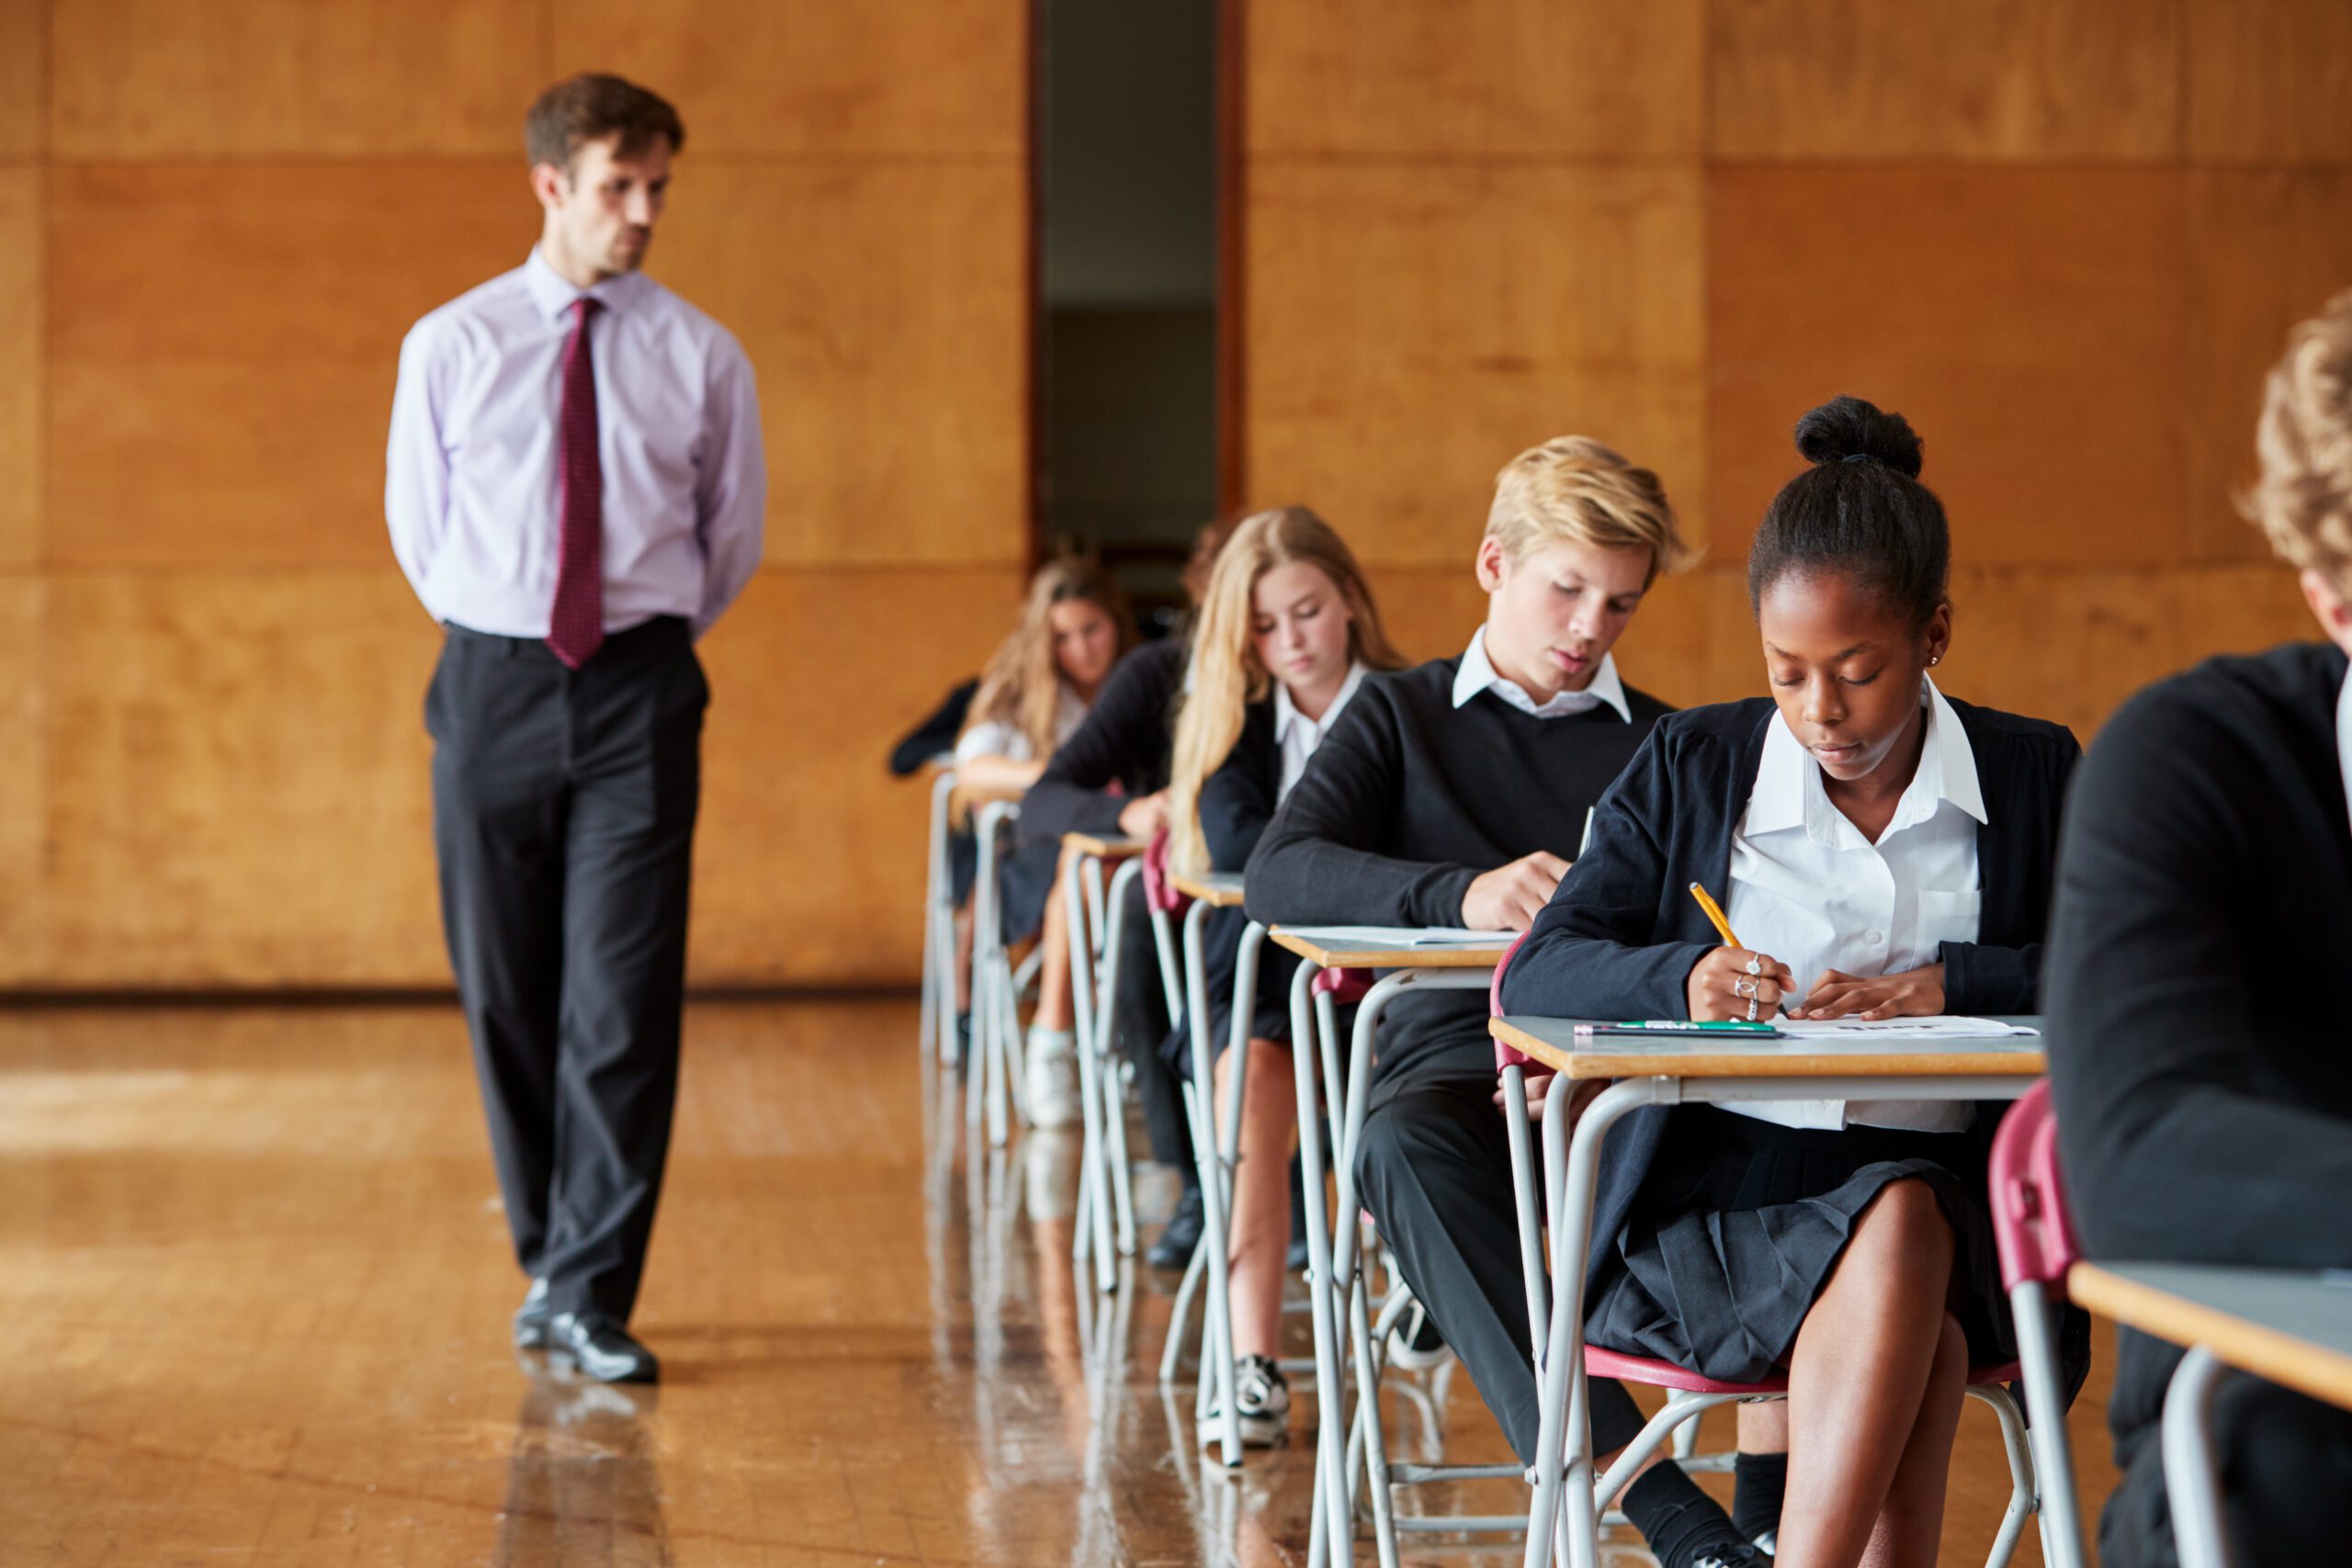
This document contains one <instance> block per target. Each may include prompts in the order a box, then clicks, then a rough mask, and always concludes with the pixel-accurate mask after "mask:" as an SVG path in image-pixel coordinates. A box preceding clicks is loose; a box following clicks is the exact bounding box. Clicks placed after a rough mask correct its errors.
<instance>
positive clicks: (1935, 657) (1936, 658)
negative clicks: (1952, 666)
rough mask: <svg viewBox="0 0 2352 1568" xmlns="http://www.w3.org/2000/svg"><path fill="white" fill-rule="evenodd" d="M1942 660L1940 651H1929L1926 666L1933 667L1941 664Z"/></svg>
mask: <svg viewBox="0 0 2352 1568" xmlns="http://www.w3.org/2000/svg"><path fill="white" fill-rule="evenodd" d="M1943 661H1944V656H1943V655H1942V654H1940V653H1931V654H1929V655H1928V669H1930V670H1932V669H1934V668H1935V667H1936V666H1937V665H1939V664H1941V663H1942V662H1943Z"/></svg>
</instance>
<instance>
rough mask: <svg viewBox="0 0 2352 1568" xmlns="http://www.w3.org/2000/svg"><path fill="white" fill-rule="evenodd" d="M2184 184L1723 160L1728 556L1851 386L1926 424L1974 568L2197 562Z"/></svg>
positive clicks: (1718, 241) (1719, 242) (1721, 292)
mask: <svg viewBox="0 0 2352 1568" xmlns="http://www.w3.org/2000/svg"><path fill="white" fill-rule="evenodd" d="M2181 182H2182V176H2181V175H2179V174H2178V173H2177V172H2170V171H2165V172H2159V171H2114V170H2100V171H2058V170H1994V169H1903V170H1865V169H1850V168H1839V169H1832V170H1823V169H1810V170H1793V169H1769V168H1755V169H1738V168H1732V169H1720V170H1717V171H1716V172H1715V174H1714V175H1713V185H1712V207H1711V212H1710V217H1711V229H1710V233H1709V258H1710V267H1709V280H1710V293H1709V301H1708V307H1709V322H1710V342H1711V348H1712V362H1711V371H1712V386H1711V401H1710V409H1709V430H1710V434H1711V438H1712V447H1711V471H1712V474H1713V515H1714V517H1715V518H1716V520H1717V531H1718V537H1719V538H1720V539H1721V541H1722V546H1723V553H1724V557H1725V558H1726V559H1729V558H1732V557H1734V556H1735V554H1736V553H1742V552H1744V550H1745V546H1746V541H1747V538H1748V537H1749V536H1750V535H1751V533H1752V530H1753V527H1754V523H1755V520H1756V519H1758V518H1759V517H1761V516H1762V515H1763V509H1764V507H1765V504H1766V503H1767V502H1769V501H1770V499H1771V496H1772V494H1773V492H1774V491H1776V490H1777V489H1778V488H1779V487H1780V486H1781V484H1782V483H1783V482H1785V481H1786V479H1788V477H1789V476H1790V475H1791V474H1792V473H1794V472H1795V471H1796V468H1797V467H1798V465H1799V462H1800V459H1799V458H1798V457H1797V456H1796V453H1795V450H1794V447H1793V446H1792V442H1791V440H1790V432H1791V430H1792V428H1793V426H1794V425H1795V423H1796V420H1797V416H1798V415H1799V414H1801V413H1803V412H1804V411H1805V410H1806V409H1808V408H1810V407H1812V406H1813V405H1814V404H1815V403H1818V402H1820V401H1822V400H1824V399H1826V398H1828V397H1831V396H1834V395H1836V394H1838V393H1840V392H1850V393H1853V394H1855V395H1857V396H1860V397H1865V398H1868V399H1870V400H1871V401H1873V402H1876V403H1878V404H1879V405H1880V406H1881V407H1883V408H1891V409H1894V410H1897V411H1899V412H1902V413H1904V414H1905V415H1906V416H1907V417H1909V418H1910V419H1911V420H1912V421H1913V422H1914V423H1915V424H1916V426H1917V429H1918V430H1919V432H1920V434H1922V435H1923V436H1924V437H1925V439H1926V442H1927V453H1928V457H1927V469H1926V473H1925V475H1924V478H1925V479H1927V481H1928V483H1929V484H1930V485H1932V486H1934V487H1935V488H1936V489H1937V491H1939V493H1941V495H1942V496H1943V498H1944V501H1945V502H1946V505H1947V507H1948V508H1949V510H1950V512H1951V517H1952V520H1953V532H1954V539H1955V545H1956V548H1957V552H1958V556H1959V558H1960V559H1961V560H1962V561H1963V562H1965V563H1969V564H1973V565H1980V566H1983V565H1994V564H2009V563H2026V562H2031V563H2039V564H2050V563H2059V562H2067V563H2077V564H2091V563H2112V564H2124V563H2156V562H2165V561H2170V560H2174V559H2177V558H2178V557H2179V554H2180V551H2181V547H2182V538H2183V521H2182V517H2183V513H2182V499H2181V490H2182V485H2183V482H2184V479H2185V465H2184V463H2183V460H2182V454H2181V442H2180V430H2181V405H2182V381H2181V367H2182V362H2183V357H2184V343H2183V332H2184V329H2183V325H2182V309H2183V297H2184V288H2185V285H2184V279H2183V271H2184V261H2183V256H2182V232H2183V226H2184V198H2183V194H2182V183H2181Z"/></svg>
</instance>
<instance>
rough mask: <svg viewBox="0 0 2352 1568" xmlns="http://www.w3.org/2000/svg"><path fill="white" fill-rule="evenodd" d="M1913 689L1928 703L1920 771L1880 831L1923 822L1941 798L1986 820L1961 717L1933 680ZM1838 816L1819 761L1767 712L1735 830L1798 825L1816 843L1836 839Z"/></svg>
mask: <svg viewBox="0 0 2352 1568" xmlns="http://www.w3.org/2000/svg"><path fill="white" fill-rule="evenodd" d="M1920 687H1921V693H1920V694H1921V696H1922V698H1923V699H1924V700H1925V702H1926V704H1927V707H1928V719H1927V724H1928V736H1927V740H1926V742H1925V743H1924V744H1923V745H1922V746H1921V748H1920V751H1919V771H1918V772H1917V773H1914V774H1913V775H1912V776H1911V783H1910V784H1909V786H1908V787H1906V788H1905V790H1904V792H1903V798H1902V799H1901V800H1900V801H1898V802H1896V803H1895V807H1894V819H1893V820H1892V821H1890V822H1889V823H1888V824H1887V828H1886V830H1887V832H1889V833H1892V832H1894V831H1896V830H1897V829H1903V828H1908V827H1912V826H1914V825H1916V824H1917V823H1920V822H1924V821H1926V820H1927V819H1928V818H1930V817H1932V816H1934V815H1935V814H1936V810H1937V808H1938V807H1940V806H1941V805H1942V804H1943V803H1944V802H1945V801H1950V802H1951V804H1952V805H1954V806H1956V807H1960V809H1961V810H1962V811H1964V812H1966V813H1967V814H1968V815H1969V816H1971V817H1973V818H1976V820H1977V821H1979V822H1988V821H1990V820H1991V818H1988V817H1986V816H1985V789H1984V784H1983V783H1982V781H1981V780H1979V779H1978V778H1977V776H1976V751H1975V749H1974V748H1973V747H1972V746H1970V745H1969V743H1968V731H1967V730H1965V729H1963V728H1961V723H1960V716H1959V715H1958V714H1956V713H1954V712H1952V711H1951V704H1950V703H1948V702H1946V701H1945V700H1944V694H1942V693H1941V692H1939V691H1938V690H1937V689H1936V683H1935V682H1934V681H1932V680H1930V679H1928V678H1927V677H1925V676H1922V677H1921V678H1920ZM1840 820H1843V817H1842V814H1841V813H1839V812H1838V808H1837V807H1834V806H1832V805H1830V803H1829V792H1828V791H1827V790H1826V788H1824V787H1823V785H1822V783H1821V764H1820V763H1819V762H1817V761H1814V758H1813V753H1812V752H1810V751H1807V750H1805V749H1804V742H1803V741H1800V740H1799V739H1797V738H1796V732H1795V731H1793V730H1792V729H1791V728H1789V723H1788V720H1787V719H1786V718H1784V717H1782V716H1780V715H1778V714H1775V715H1773V716H1772V723H1771V725H1770V728H1768V729H1767V730H1766V731H1765V735H1764V758H1763V761H1761V762H1760V763H1758V766H1757V769H1756V788H1755V791H1754V793H1753V794H1751V795H1749V796H1748V797H1747V815H1746V816H1745V817H1744V818H1741V821H1740V831H1742V832H1744V833H1747V834H1749V835H1750V836H1753V835H1755V834H1758V833H1776V832H1779V831H1781V829H1786V828H1803V829H1804V830H1805V832H1806V834H1807V835H1808V836H1809V837H1811V838H1812V839H1813V840H1815V841H1816V842H1818V843H1825V844H1826V843H1832V842H1835V841H1836V840H1837V838H1838V821H1840ZM1881 837H1882V838H1883V837H1884V835H1881Z"/></svg>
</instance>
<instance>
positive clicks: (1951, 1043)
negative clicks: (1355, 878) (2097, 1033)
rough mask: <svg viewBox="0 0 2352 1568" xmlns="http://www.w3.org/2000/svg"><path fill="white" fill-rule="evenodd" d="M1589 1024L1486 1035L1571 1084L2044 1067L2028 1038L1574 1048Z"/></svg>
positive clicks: (2018, 1071) (2034, 1070) (1500, 1022)
mask: <svg viewBox="0 0 2352 1568" xmlns="http://www.w3.org/2000/svg"><path fill="white" fill-rule="evenodd" d="M1592 1021H1593V1020H1590V1019H1574V1018H1533V1017H1521V1016H1514V1017H1510V1018H1497V1019H1490V1020H1488V1021H1487V1032H1488V1033H1489V1034H1492V1035H1493V1036H1494V1037H1495V1038H1496V1039H1498V1040H1499V1041H1501V1042H1502V1043H1504V1044H1506V1045H1509V1046H1510V1047H1512V1048H1513V1049H1515V1050H1519V1051H1522V1052H1524V1053H1526V1054H1527V1055H1530V1056H1532V1057H1533V1058H1535V1059H1536V1060H1537V1061H1539V1062H1541V1063H1543V1064H1544V1066H1547V1067H1550V1068H1551V1069H1552V1070H1553V1071H1555V1072H1560V1073H1566V1074H1567V1075H1568V1077H1572V1078H1640V1077H1671V1078H1823V1077H1841V1078H1846V1077H1887V1078H1903V1077H1980V1076H1981V1077H2035V1076H2038V1075H2040V1074H2041V1073H2042V1072H2043V1071H2044V1070H2045V1069H2046V1066H2047V1063H2046V1059H2045V1057H2044V1055H2043V1052H2042V1042H2041V1039H2040V1038H2039V1037H2038V1036H2033V1035H2021V1034H2008V1035H1987V1036H1985V1037H1984V1038H1983V1039H1977V1040H1914V1041H1909V1042H1905V1043H1902V1044H1900V1045H1899V1046H1897V1045H1893V1044H1882V1043H1878V1042H1875V1041H1871V1040H1853V1041H1844V1040H1755V1039H1749V1040H1738V1039H1728V1040H1702V1039H1696V1038H1693V1037H1692V1036H1691V1035H1688V1034H1662V1035H1659V1036H1658V1037H1657V1038H1656V1039H1654V1040H1643V1039H1638V1038H1636V1037H1634V1036H1633V1035H1628V1034H1609V1035H1602V1036H1600V1037H1599V1038H1597V1039H1588V1040H1584V1041H1581V1042H1580V1041H1578V1040H1577V1037H1576V1030H1577V1024H1578V1023H1588V1022H1592ZM2003 1022H2014V1023H2031V1024H2039V1023H2040V1020H2039V1019H2030V1018H2019V1019H2004V1020H2003Z"/></svg>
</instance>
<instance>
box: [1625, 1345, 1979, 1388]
mask: <svg viewBox="0 0 2352 1568" xmlns="http://www.w3.org/2000/svg"><path fill="white" fill-rule="evenodd" d="M1584 1370H1585V1373H1586V1375H1587V1376H1589V1377H1596V1378H1615V1379H1617V1380H1618V1381H1619V1382H1639V1383H1647V1384H1649V1385H1650V1386H1651V1387H1652V1388H1672V1389H1679V1390H1681V1391H1682V1392H1683V1393H1735V1394H1765V1393H1788V1392H1789V1380H1788V1379H1786V1378H1774V1379H1772V1380H1771V1381H1770V1382H1716V1381H1715V1380H1714V1379H1713V1378H1710V1377H1702V1376H1701V1375H1700V1374H1699V1373H1697V1372H1694V1371H1691V1370H1690V1369H1689V1368H1688V1367H1678V1366H1676V1365H1675V1364H1674V1363H1673V1362H1672V1361H1661V1360H1659V1359H1657V1358H1656V1357H1654V1356H1627V1355H1623V1354H1622V1353H1620V1352H1618V1351H1615V1350H1604V1349H1602V1348H1600V1346H1598V1345H1588V1346H1586V1347H1585V1348H1584ZM2023 1375H2024V1374H2023V1373H2022V1372H2021V1371H2019V1370H2018V1364H2017V1363H2016V1362H2015V1361H2004V1362H2003V1363H2001V1364H2000V1365H1999V1366H1997V1367H1971V1368H1970V1369H1969V1370H1968V1381H1969V1382H1971V1383H1972V1384H1974V1385H1975V1386H1977V1387H1980V1388H1982V1387H1985V1386H1986V1385H1988V1384H1991V1383H2004V1382H2017V1381H2018V1378H2019V1377H2021V1376H2023Z"/></svg>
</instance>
